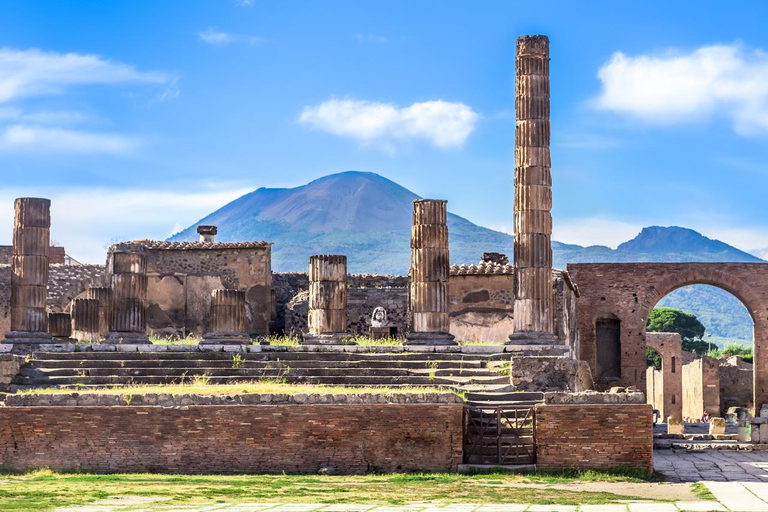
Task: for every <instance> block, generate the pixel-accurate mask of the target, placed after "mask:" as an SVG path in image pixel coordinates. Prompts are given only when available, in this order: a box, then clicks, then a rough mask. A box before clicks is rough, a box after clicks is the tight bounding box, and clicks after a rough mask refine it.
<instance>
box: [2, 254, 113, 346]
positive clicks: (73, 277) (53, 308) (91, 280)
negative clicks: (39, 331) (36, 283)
mask: <svg viewBox="0 0 768 512" xmlns="http://www.w3.org/2000/svg"><path fill="white" fill-rule="evenodd" d="M89 286H106V268H105V267H104V265H51V266H50V267H49V277H48V300H47V306H48V311H49V312H52V313H59V312H65V311H66V310H67V307H68V306H69V303H70V302H71V301H72V299H74V298H76V297H77V296H78V295H80V294H81V293H83V292H84V291H85V289H86V288H88V287H89ZM10 304H11V267H10V265H0V339H4V338H5V333H6V332H8V331H9V329H10V327H11V319H10V307H11V306H10Z"/></svg>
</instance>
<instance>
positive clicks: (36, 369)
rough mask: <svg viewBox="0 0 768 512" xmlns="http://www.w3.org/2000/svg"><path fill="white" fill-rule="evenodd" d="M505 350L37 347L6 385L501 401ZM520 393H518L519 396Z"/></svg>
mask: <svg viewBox="0 0 768 512" xmlns="http://www.w3.org/2000/svg"><path fill="white" fill-rule="evenodd" d="M508 360H509V355H508V354H504V353H498V354H466V353H419V352H414V353H410V352H401V353H354V352H352V353H347V352H321V353H314V352H301V351H286V352H256V353H237V354H233V353H229V352H115V351H113V352H38V353H35V354H33V355H32V357H29V358H28V361H27V362H26V363H25V364H24V365H23V366H22V368H21V370H20V371H19V373H18V374H17V375H16V377H15V378H14V379H13V381H12V385H11V391H15V390H23V389H30V388H41V387H61V388H81V387H102V386H127V385H132V384H133V385H135V384H178V383H183V382H194V381H195V380H196V379H203V380H205V381H207V382H208V383H210V384H229V383H236V382H244V381H255V380H271V381H275V382H284V383H288V384H295V383H311V384H327V385H341V386H389V387H393V386H395V387H396V386H424V387H428V386H429V387H435V386H443V387H451V388H453V389H457V390H461V391H468V392H472V393H473V394H472V397H473V401H477V402H494V401H496V400H498V401H500V402H502V403H503V402H507V401H509V400H513V399H526V400H527V399H528V398H529V397H528V395H533V394H531V393H522V394H521V393H509V391H511V387H510V385H509V376H508V373H507V374H505V372H504V363H505V361H508ZM523 395H525V396H523Z"/></svg>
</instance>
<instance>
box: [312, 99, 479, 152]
mask: <svg viewBox="0 0 768 512" xmlns="http://www.w3.org/2000/svg"><path fill="white" fill-rule="evenodd" d="M478 118H479V115H478V114H477V113H476V112H474V111H473V110H472V108H471V107H469V106H468V105H465V104H464V103H451V102H447V101H443V100H437V101H425V102H423V103H414V104H412V105H411V106H408V107H398V106H397V105H394V104H391V103H378V102H373V101H364V100H356V99H353V98H345V99H343V100H340V99H337V98H331V99H330V100H328V101H325V102H323V103H320V104H319V105H315V106H306V107H304V109H303V111H302V112H301V116H300V117H299V122H300V123H301V124H303V125H306V126H308V127H310V128H312V129H315V130H320V131H324V132H328V133H332V134H334V135H339V136H342V137H351V138H353V139H357V140H358V141H360V142H361V143H363V144H365V145H367V144H371V143H374V142H378V143H382V144H383V145H384V146H385V147H388V146H391V144H392V143H393V142H394V141H397V140H405V139H426V140H428V141H429V142H431V143H432V144H434V145H435V146H437V147H439V148H452V147H461V146H463V145H464V142H465V141H466V140H467V137H469V135H470V134H471V133H472V131H474V129H475V123H476V122H477V120H478Z"/></svg>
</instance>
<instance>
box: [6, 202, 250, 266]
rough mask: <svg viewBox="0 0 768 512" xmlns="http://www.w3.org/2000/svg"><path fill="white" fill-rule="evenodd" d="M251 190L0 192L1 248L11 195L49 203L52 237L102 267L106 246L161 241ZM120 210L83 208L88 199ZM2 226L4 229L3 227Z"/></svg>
mask: <svg viewBox="0 0 768 512" xmlns="http://www.w3.org/2000/svg"><path fill="white" fill-rule="evenodd" d="M248 192H251V189H244V188H240V187H231V188H224V189H218V188H217V189H213V190H201V191H179V190H126V189H112V188H90V187H87V188H72V189H65V190H61V189H55V190H54V189H39V188H37V189H34V190H18V189H14V190H11V189H0V244H10V243H11V231H12V230H11V227H12V225H13V201H14V199H15V198H16V197H22V196H30V197H48V198H50V199H51V238H52V239H55V240H57V241H58V242H59V243H61V244H62V245H64V247H65V248H66V250H67V253H68V254H69V255H70V256H72V257H73V258H75V259H77V260H78V261H80V262H82V263H103V262H104V260H105V259H106V248H105V247H106V246H107V245H109V244H110V243H113V242H115V241H118V240H134V239H144V238H150V239H165V238H167V237H168V236H170V235H171V234H172V233H173V232H174V231H178V228H179V227H180V226H185V227H186V226H190V225H192V224H194V223H195V222H197V221H198V220H200V219H201V218H203V217H205V216H206V215H208V214H209V213H211V212H212V211H215V210H216V209H218V208H220V207H222V206H224V205H225V204H227V203H228V202H230V201H232V200H234V199H237V198H238V197H240V196H242V195H243V194H246V193H248ZM93 200H98V201H107V202H108V203H109V204H112V205H116V204H119V205H120V207H119V208H87V207H84V206H83V205H84V204H87V203H88V202H89V201H93ZM3 226H5V227H3Z"/></svg>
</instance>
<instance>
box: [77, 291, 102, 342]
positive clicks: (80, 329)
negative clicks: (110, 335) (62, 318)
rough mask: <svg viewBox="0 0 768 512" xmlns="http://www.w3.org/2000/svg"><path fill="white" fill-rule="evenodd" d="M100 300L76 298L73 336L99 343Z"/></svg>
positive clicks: (78, 339)
mask: <svg viewBox="0 0 768 512" xmlns="http://www.w3.org/2000/svg"><path fill="white" fill-rule="evenodd" d="M99 306H100V305H99V301H98V300H96V299H75V300H74V301H73V302H72V337H73V338H75V339H76V340H77V341H83V342H85V343H98V341H99V340H100V339H101V332H100V331H99V326H100V322H99V309H100V307H99Z"/></svg>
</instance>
